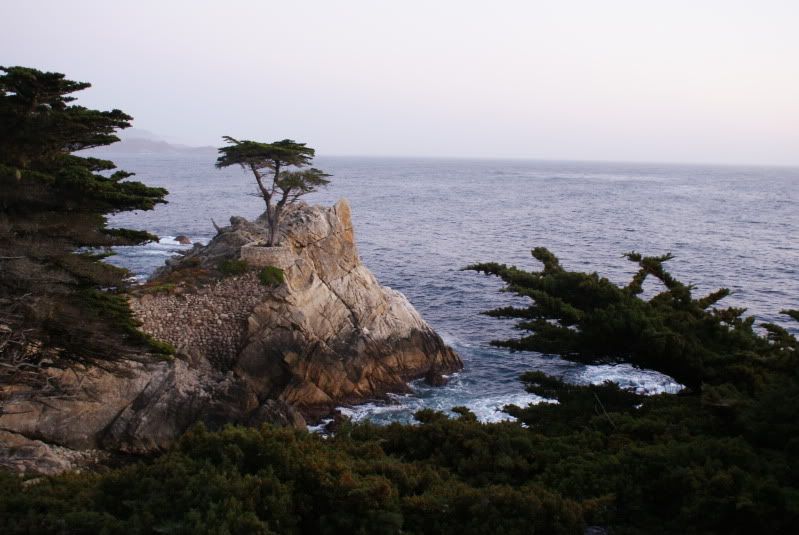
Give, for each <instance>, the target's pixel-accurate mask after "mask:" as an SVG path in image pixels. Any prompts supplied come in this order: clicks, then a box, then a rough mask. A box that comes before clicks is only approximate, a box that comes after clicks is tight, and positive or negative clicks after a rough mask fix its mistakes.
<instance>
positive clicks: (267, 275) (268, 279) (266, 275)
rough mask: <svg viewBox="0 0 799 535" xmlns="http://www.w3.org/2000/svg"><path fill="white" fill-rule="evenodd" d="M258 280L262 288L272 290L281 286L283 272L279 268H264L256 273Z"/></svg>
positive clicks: (283, 278)
mask: <svg viewBox="0 0 799 535" xmlns="http://www.w3.org/2000/svg"><path fill="white" fill-rule="evenodd" d="M258 279H259V280H260V281H261V284H263V285H264V286H269V287H270V288H274V287H275V286H280V285H281V284H283V281H284V280H285V277H284V276H283V270H282V269H280V268H279V267H275V266H266V267H265V268H264V269H262V270H261V271H260V272H258Z"/></svg>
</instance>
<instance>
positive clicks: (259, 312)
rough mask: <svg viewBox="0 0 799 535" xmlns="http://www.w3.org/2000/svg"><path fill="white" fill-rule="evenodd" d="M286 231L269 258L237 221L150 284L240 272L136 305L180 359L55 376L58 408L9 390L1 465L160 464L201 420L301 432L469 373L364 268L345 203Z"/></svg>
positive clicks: (143, 296) (19, 389) (254, 226)
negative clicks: (106, 459)
mask: <svg viewBox="0 0 799 535" xmlns="http://www.w3.org/2000/svg"><path fill="white" fill-rule="evenodd" d="M282 228H283V236H282V240H281V245H280V246H279V247H264V246H263V245H262V244H263V243H264V237H265V235H266V228H265V227H264V226H263V224H262V223H261V222H259V221H258V220H256V221H254V222H250V221H246V220H244V219H243V218H236V217H234V218H231V225H230V226H228V227H225V228H222V229H220V231H219V233H218V235H217V236H216V237H215V238H214V239H213V240H212V241H211V242H210V243H209V244H208V245H207V246H199V245H197V246H195V247H194V248H193V249H191V250H190V251H189V252H188V253H187V254H185V255H184V256H182V257H179V258H177V259H174V260H172V261H170V262H169V265H167V266H165V267H164V268H163V269H162V270H160V271H159V273H157V274H156V280H154V281H152V282H151V283H150V284H149V287H150V288H153V287H158V284H159V281H165V280H172V279H174V275H175V274H183V273H185V274H189V275H191V274H193V273H194V272H200V271H212V270H216V269H218V268H219V266H220V265H221V263H224V262H231V261H233V262H236V265H237V266H242V267H245V268H246V269H244V270H243V272H241V273H236V274H232V275H229V276H226V277H223V278H215V279H212V280H210V281H205V282H204V283H202V284H194V283H193V281H191V278H190V277H189V278H188V279H186V280H185V283H183V284H178V285H173V284H164V285H163V289H164V291H157V292H147V291H143V289H142V291H134V292H133V293H132V294H131V296H130V299H129V302H130V305H131V310H132V311H133V312H134V314H135V316H136V318H137V319H138V320H139V321H140V322H141V330H142V331H144V332H145V333H147V334H149V335H151V336H153V337H154V338H156V339H158V340H160V341H163V342H166V343H169V344H171V345H172V346H174V348H175V349H176V358H175V359H173V360H167V361H160V362H154V361H153V360H152V359H149V360H148V359H145V358H142V359H122V360H120V361H119V362H116V363H115V365H114V366H113V367H112V368H105V367H99V366H96V367H95V366H75V367H72V368H70V369H69V370H60V369H51V370H50V371H49V373H52V374H54V376H56V375H57V376H58V380H59V384H62V385H64V388H66V390H65V392H64V394H63V395H59V396H57V397H53V396H48V397H46V398H45V397H43V396H40V395H38V394H37V392H35V391H33V390H26V388H25V387H24V386H11V385H6V386H3V387H2V388H3V392H2V395H3V399H4V404H3V410H2V413H0V430H2V431H3V432H4V434H3V435H0V446H3V447H2V448H0V451H3V452H5V453H4V454H3V455H2V456H0V465H4V466H9V467H11V468H14V469H16V470H22V471H25V470H30V471H37V472H42V473H57V472H60V471H64V470H70V469H75V468H79V467H80V466H85V465H86V464H90V461H91V462H96V460H97V459H98V458H101V457H102V456H103V453H104V452H112V453H115V454H137V455H138V454H150V453H156V452H158V451H162V450H164V449H166V448H168V447H169V446H170V445H171V444H172V443H173V442H174V441H175V440H176V439H177V438H178V437H179V436H180V435H181V434H182V433H183V432H184V431H185V430H186V429H188V428H189V427H190V426H191V425H192V424H193V423H195V422H198V421H199V422H203V423H205V424H206V425H207V426H208V427H209V428H211V429H216V428H219V427H221V426H223V425H225V424H228V423H233V424H243V425H260V424H262V423H272V424H276V425H286V426H294V427H304V426H305V425H306V421H308V420H317V419H319V418H320V417H322V416H325V415H328V414H330V413H331V412H332V411H333V410H334V409H335V407H336V406H339V405H341V404H354V403H359V402H364V401H368V400H374V399H377V398H381V397H384V396H385V395H386V394H387V393H389V392H402V391H407V389H408V386H407V383H408V381H410V380H413V379H417V378H420V377H425V378H426V379H427V380H428V382H430V383H432V384H441V382H442V375H443V374H446V373H450V372H452V371H455V370H458V369H460V368H461V367H462V362H461V360H460V358H459V357H458V355H457V354H455V352H454V351H452V349H451V348H449V347H448V346H446V345H445V344H444V342H443V341H442V340H441V338H440V337H439V336H438V335H437V334H436V333H435V332H434V331H433V330H432V328H430V326H429V325H428V324H427V323H426V322H425V321H424V320H423V319H422V318H421V317H420V315H419V314H418V312H417V311H416V310H415V309H414V308H413V306H412V305H411V304H410V303H409V302H408V301H407V299H406V298H405V297H404V296H403V295H402V294H401V293H399V292H396V291H394V290H391V289H390V288H386V287H383V286H380V284H379V283H378V282H377V280H376V279H375V277H374V275H372V273H371V272H369V270H368V269H367V268H366V267H365V266H364V265H363V264H362V263H361V261H360V258H359V256H358V252H357V247H356V245H355V240H354V235H353V229H352V223H351V219H350V208H349V205H348V204H347V202H346V201H339V202H338V203H337V204H336V205H335V206H333V207H331V208H322V207H310V206H306V205H298V206H297V207H295V208H294V209H293V210H292V211H291V212H288V213H287V214H286V217H285V222H284V226H283V227H282ZM266 266H269V269H273V268H278V269H279V270H280V272H281V273H282V281H281V282H280V283H279V284H264V283H263V282H262V281H261V280H260V278H259V270H261V269H263V268H264V267H266ZM170 276H171V277H172V279H170ZM195 282H196V281H195Z"/></svg>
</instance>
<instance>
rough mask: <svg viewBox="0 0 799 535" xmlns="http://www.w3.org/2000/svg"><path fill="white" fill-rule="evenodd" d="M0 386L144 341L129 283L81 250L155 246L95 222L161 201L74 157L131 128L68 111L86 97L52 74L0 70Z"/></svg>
mask: <svg viewBox="0 0 799 535" xmlns="http://www.w3.org/2000/svg"><path fill="white" fill-rule="evenodd" d="M0 72H2V75H0V364H2V366H0V377H2V376H3V375H7V374H10V375H11V376H13V377H14V380H19V379H20V374H21V373H22V374H23V375H25V374H27V375H30V376H35V375H36V371H37V370H40V369H41V367H43V366H45V365H52V364H57V363H58V362H63V361H65V360H70V359H85V358H111V357H113V356H117V355H120V354H123V353H125V352H126V350H131V351H133V350H136V348H140V347H142V345H143V343H144V342H146V339H145V338H144V336H143V335H142V334H141V333H139V332H138V331H137V330H136V329H135V325H134V323H133V321H132V318H131V316H130V311H129V309H128V308H127V303H126V301H125V299H124V298H123V297H122V296H119V295H116V294H115V293H114V291H115V290H117V289H120V288H122V287H123V286H124V285H125V279H126V277H127V276H128V273H127V272H126V271H125V270H122V269H119V268H116V267H114V266H111V265H109V264H106V263H103V262H101V261H100V260H101V259H102V258H103V257H104V256H107V254H109V253H108V252H107V251H108V250H107V249H105V250H101V252H99V253H98V252H97V251H94V250H92V249H90V248H97V247H100V248H108V247H110V246H112V245H131V244H139V243H143V242H146V241H148V240H153V239H157V238H156V237H155V236H153V235H151V234H148V233H146V232H141V231H132V230H128V229H109V228H107V227H106V222H107V221H106V217H105V216H106V215H107V214H111V213H116V212H120V211H125V210H133V209H138V210H148V209H151V208H153V207H154V206H155V205H156V204H157V203H162V202H165V201H164V196H165V195H166V193H167V192H166V190H164V189H162V188H151V187H147V186H145V185H144V184H142V183H140V182H134V181H130V180H128V178H129V177H130V176H131V173H127V172H125V171H121V170H115V169H116V166H115V165H114V163H113V162H111V161H108V160H101V159H97V158H91V157H81V156H77V155H75V154H72V153H73V152H75V151H79V150H83V149H88V148H92V147H98V146H102V145H108V144H110V143H113V142H115V141H118V140H119V138H117V136H116V135H115V134H114V132H115V131H116V130H117V129H120V128H127V127H128V126H130V120H131V117H130V116H128V115H126V114H125V113H123V112H122V111H120V110H111V111H98V110H92V109H87V108H85V107H82V106H78V105H75V104H72V102H73V101H74V100H75V97H73V96H72V94H73V93H75V92H77V91H80V90H82V89H85V88H87V87H89V86H90V84H88V83H84V82H75V81H72V80H67V79H66V78H65V77H64V75H63V74H59V73H53V72H42V71H39V70H36V69H32V68H26V67H8V68H5V67H0Z"/></svg>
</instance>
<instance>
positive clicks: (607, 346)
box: [469, 248, 768, 390]
mask: <svg viewBox="0 0 799 535" xmlns="http://www.w3.org/2000/svg"><path fill="white" fill-rule="evenodd" d="M533 256H534V257H535V258H537V259H538V260H540V261H541V262H542V263H543V264H544V270H543V271H541V272H526V271H522V270H519V269H516V268H514V267H508V266H504V265H498V264H479V265H475V266H470V267H469V269H474V270H478V271H483V272H485V273H490V274H493V275H497V276H499V277H501V278H502V279H503V280H504V281H505V282H506V283H507V284H508V290H510V291H511V292H514V293H516V294H518V295H520V296H524V297H529V298H530V299H531V300H532V302H531V304H530V306H528V307H526V308H503V309H499V310H493V311H490V312H488V314H490V315H492V316H496V317H508V318H518V319H520V320H521V321H520V322H519V323H518V324H517V326H518V327H519V329H522V330H525V331H528V332H529V334H528V335H526V336H524V337H523V338H520V339H514V340H499V341H496V342H494V344H496V345H498V346H502V347H509V348H511V349H516V350H533V351H540V352H544V353H557V354H559V355H561V356H563V357H564V358H567V359H570V360H575V361H581V362H599V361H625V362H630V363H632V364H636V365H639V366H642V367H646V368H653V369H656V370H659V371H662V372H663V373H666V374H668V375H671V376H672V377H674V378H675V379H677V380H678V381H680V382H681V383H682V384H684V385H686V386H688V387H689V388H691V389H699V388H700V387H701V385H702V384H705V383H714V384H715V383H719V382H724V381H726V380H728V379H729V377H728V375H725V377H724V378H722V377H721V376H720V375H721V374H722V372H723V369H726V370H727V371H729V369H730V368H731V367H736V368H737V370H738V372H739V376H738V377H737V378H736V382H737V384H738V386H739V387H740V388H744V389H748V390H751V388H752V387H753V386H754V385H755V384H756V383H757V382H758V381H760V377H759V375H758V373H757V371H756V369H755V368H753V367H752V364H753V359H756V358H757V357H756V355H757V353H758V352H762V351H764V350H768V344H767V342H766V340H764V339H762V338H760V337H758V336H754V335H753V333H752V330H751V325H752V320H751V319H742V318H741V314H742V313H743V310H738V309H733V308H727V309H721V310H716V309H713V310H711V311H708V310H707V308H708V307H709V306H711V305H713V304H715V303H717V302H718V301H719V300H721V299H722V298H724V297H725V296H726V295H728V294H729V290H727V289H722V290H719V291H717V292H714V293H712V294H710V295H708V296H706V297H703V298H699V299H695V298H693V297H692V295H691V288H690V287H688V286H686V285H684V284H682V283H681V282H679V281H677V280H675V279H674V278H673V277H672V276H671V275H670V274H669V273H668V272H667V271H666V270H665V269H664V267H663V263H664V262H666V261H668V260H670V259H671V258H672V257H671V255H665V256H661V257H642V256H641V255H640V254H638V253H629V254H627V255H626V256H627V258H629V259H630V260H632V261H634V262H637V263H638V265H639V268H640V269H639V271H638V273H637V274H636V275H635V277H634V278H633V280H632V282H631V283H630V284H629V285H628V286H627V287H625V288H619V287H617V286H616V285H614V284H613V283H611V282H610V281H609V280H608V279H606V278H603V277H600V276H599V275H597V274H596V273H590V274H587V273H575V272H570V271H565V270H563V269H562V268H561V267H560V264H559V263H558V260H557V258H555V256H554V255H552V253H550V252H549V251H547V250H546V249H542V248H538V249H535V250H534V251H533ZM648 276H653V277H656V278H657V279H658V280H659V281H660V282H661V283H662V284H663V286H664V287H665V288H664V291H663V292H661V293H659V294H657V295H656V296H654V297H653V298H652V299H650V300H648V301H645V300H642V299H640V298H639V297H638V295H639V294H640V293H641V288H642V284H643V282H644V281H645V280H646V278H647V277H648Z"/></svg>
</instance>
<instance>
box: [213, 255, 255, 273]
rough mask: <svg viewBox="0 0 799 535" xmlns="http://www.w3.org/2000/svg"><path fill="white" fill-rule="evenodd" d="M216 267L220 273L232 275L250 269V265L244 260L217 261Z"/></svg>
mask: <svg viewBox="0 0 799 535" xmlns="http://www.w3.org/2000/svg"><path fill="white" fill-rule="evenodd" d="M217 269H218V270H219V272H220V273H221V274H222V275H224V276H226V277H232V276H235V275H244V274H245V273H247V272H248V271H249V270H250V266H249V265H248V264H247V262H246V261H244V260H238V259H226V260H222V261H221V262H219V265H217Z"/></svg>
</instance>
